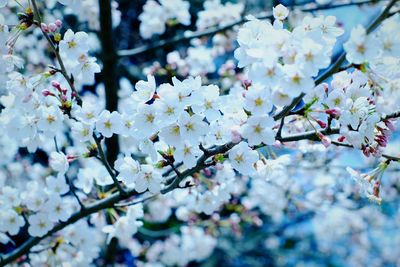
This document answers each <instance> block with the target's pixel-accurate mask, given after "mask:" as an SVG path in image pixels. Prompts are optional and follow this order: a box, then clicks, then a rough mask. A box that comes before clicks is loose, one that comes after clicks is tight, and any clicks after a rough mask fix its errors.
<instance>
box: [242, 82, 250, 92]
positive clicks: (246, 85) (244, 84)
mask: <svg viewBox="0 0 400 267" xmlns="http://www.w3.org/2000/svg"><path fill="white" fill-rule="evenodd" d="M243 86H244V88H246V90H247V89H249V87H250V86H251V81H250V80H244V81H243Z"/></svg>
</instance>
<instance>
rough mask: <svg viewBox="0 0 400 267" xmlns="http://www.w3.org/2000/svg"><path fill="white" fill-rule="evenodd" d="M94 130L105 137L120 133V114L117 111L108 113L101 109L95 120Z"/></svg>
mask: <svg viewBox="0 0 400 267" xmlns="http://www.w3.org/2000/svg"><path fill="white" fill-rule="evenodd" d="M96 130H97V131H99V132H100V133H101V134H102V135H103V136H104V137H107V138H109V137H111V136H112V135H113V134H118V133H120V131H121V130H122V120H121V114H119V113H118V112H117V111H113V112H112V113H110V111H108V110H103V112H101V113H100V115H99V117H98V119H97V121H96Z"/></svg>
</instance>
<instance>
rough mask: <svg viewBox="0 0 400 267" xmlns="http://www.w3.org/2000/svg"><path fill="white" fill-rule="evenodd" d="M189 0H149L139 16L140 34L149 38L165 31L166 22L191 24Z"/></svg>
mask: <svg viewBox="0 0 400 267" xmlns="http://www.w3.org/2000/svg"><path fill="white" fill-rule="evenodd" d="M189 6H190V4H189V2H188V1H183V0H159V2H157V1H154V0H147V1H146V4H145V5H144V6H143V12H142V13H141V14H140V16H139V20H140V22H141V23H140V35H141V36H142V37H143V38H144V39H149V38H151V37H152V36H153V35H160V34H163V33H164V32H165V29H166V24H176V23H180V24H183V25H189V24H190V13H189Z"/></svg>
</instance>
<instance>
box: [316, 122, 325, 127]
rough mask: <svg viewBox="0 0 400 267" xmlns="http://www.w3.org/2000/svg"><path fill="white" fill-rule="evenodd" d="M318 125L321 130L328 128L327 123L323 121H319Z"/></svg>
mask: <svg viewBox="0 0 400 267" xmlns="http://www.w3.org/2000/svg"><path fill="white" fill-rule="evenodd" d="M317 123H318V125H319V126H320V127H321V128H326V123H325V122H323V121H321V120H317Z"/></svg>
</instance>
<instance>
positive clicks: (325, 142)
mask: <svg viewBox="0 0 400 267" xmlns="http://www.w3.org/2000/svg"><path fill="white" fill-rule="evenodd" d="M317 135H318V138H319V139H321V142H322V144H323V145H324V147H328V146H330V145H331V139H330V138H329V137H327V136H325V135H323V134H322V133H317Z"/></svg>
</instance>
